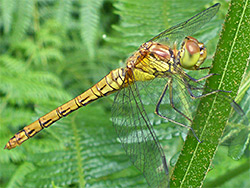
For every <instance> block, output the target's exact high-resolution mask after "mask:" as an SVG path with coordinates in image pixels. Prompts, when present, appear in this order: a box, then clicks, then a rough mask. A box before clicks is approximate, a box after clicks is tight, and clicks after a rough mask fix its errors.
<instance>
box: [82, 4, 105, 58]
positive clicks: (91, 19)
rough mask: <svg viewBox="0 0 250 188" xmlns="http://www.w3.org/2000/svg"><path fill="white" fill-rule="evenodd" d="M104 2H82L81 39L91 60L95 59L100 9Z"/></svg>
mask: <svg viewBox="0 0 250 188" xmlns="http://www.w3.org/2000/svg"><path fill="white" fill-rule="evenodd" d="M102 3H103V0H98V1H88V0H83V1H81V14H80V17H81V19H80V20H81V27H80V31H81V37H82V39H83V41H84V43H85V45H86V49H87V50H88V54H89V57H90V59H91V60H93V59H94V52H95V49H96V47H95V46H96V42H97V32H98V24H99V20H100V13H99V12H100V7H101V6H102Z"/></svg>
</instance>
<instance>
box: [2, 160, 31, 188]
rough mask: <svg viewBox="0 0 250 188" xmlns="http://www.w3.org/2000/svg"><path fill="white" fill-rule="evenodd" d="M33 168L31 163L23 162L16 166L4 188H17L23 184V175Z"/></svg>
mask: <svg viewBox="0 0 250 188" xmlns="http://www.w3.org/2000/svg"><path fill="white" fill-rule="evenodd" d="M34 169H35V167H34V165H33V164H32V163H28V162H25V163H23V164H22V165H20V166H19V167H18V169H17V170H16V171H15V173H14V174H13V175H12V178H11V180H10V181H9V183H8V185H7V186H6V188H15V187H16V188H18V187H22V185H23V184H24V182H25V181H26V180H25V176H26V175H27V174H28V173H30V172H32V171H33V170H34Z"/></svg>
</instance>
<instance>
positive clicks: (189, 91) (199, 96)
mask: <svg viewBox="0 0 250 188" xmlns="http://www.w3.org/2000/svg"><path fill="white" fill-rule="evenodd" d="M186 88H187V91H188V93H189V94H190V96H191V98H192V99H199V98H203V97H207V96H209V95H213V94H216V93H219V92H225V93H230V91H224V90H219V89H218V90H214V91H211V92H209V93H206V94H202V95H198V96H195V95H194V94H193V92H192V89H191V88H190V87H188V86H187V87H186Z"/></svg>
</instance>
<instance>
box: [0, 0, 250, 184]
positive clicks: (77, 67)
mask: <svg viewBox="0 0 250 188" xmlns="http://www.w3.org/2000/svg"><path fill="white" fill-rule="evenodd" d="M94 2H95V3H94ZM222 2H223V6H222V7H227V4H226V3H225V2H224V1H222ZM212 4H213V2H212V1H207V0H202V1H195V0H190V1H181V0H177V1H176V0H170V1H165V0H160V1H152V0H147V1H145V0H138V1H132V0H119V1H108V0H106V1H103V0H99V1H93V2H92V1H90V0H78V1H73V0H71V1H68V0H45V1H44V0H43V1H41V0H34V1H30V0H20V1H19V0H12V1H6V0H0V9H1V11H0V25H1V28H2V29H1V31H0V41H1V46H0V53H1V54H0V143H1V148H3V147H4V145H5V144H6V143H7V141H8V139H9V138H11V137H12V136H13V135H14V134H15V133H16V132H17V131H18V130H20V129H22V128H23V127H24V126H25V125H28V124H29V123H31V122H32V121H35V120H36V119H37V118H39V117H40V116H42V115H44V114H45V113H47V112H49V111H50V110H53V109H54V108H56V107H57V106H59V105H61V104H63V103H64V102H66V101H68V100H70V99H71V98H73V96H76V95H78V94H80V93H81V92H83V91H84V90H86V89H88V88H89V87H90V86H92V85H93V84H95V83H96V82H97V81H98V80H99V79H101V78H102V77H103V76H105V75H106V74H107V73H108V72H109V71H110V70H112V69H114V68H117V67H120V66H123V64H119V62H121V61H123V62H124V61H125V59H126V58H127V57H128V56H129V54H131V53H132V52H133V51H134V50H136V49H137V48H138V47H139V45H140V44H142V43H143V42H145V41H147V40H148V39H150V38H152V37H153V36H154V35H156V34H157V33H159V32H160V31H162V30H164V29H166V28H169V27H170V26H172V25H175V24H177V23H179V22H181V21H184V20H186V19H187V18H190V17H191V16H193V15H194V14H195V13H197V12H200V11H201V10H204V9H205V8H207V7H208V6H210V5H212ZM112 12H114V13H115V14H113V13H112ZM225 13H226V8H224V11H223V8H222V12H219V14H218V17H217V19H215V20H213V21H211V22H210V23H208V24H207V25H206V26H205V27H204V28H203V29H202V30H201V31H199V32H197V33H196V36H199V39H200V40H201V41H203V42H205V43H206V45H207V48H208V49H209V52H208V53H209V58H208V60H211V57H212V54H213V50H215V45H216V40H217V39H218V33H219V30H220V24H221V23H222V21H223V19H224V17H223V16H224V15H225ZM103 39H105V40H103ZM209 62H211V61H208V64H209ZM199 76H200V75H199ZM199 76H197V77H199ZM195 77H196V76H195ZM246 77H247V76H246ZM247 78H248V79H246V82H245V83H248V81H249V77H247ZM246 85H247V86H248V87H249V84H246ZM243 88H244V87H243ZM243 90H244V89H243ZM244 91H245V92H246V90H244ZM242 96H244V94H243V95H242ZM112 101H113V100H112V96H111V97H108V98H106V99H102V100H100V101H98V102H95V104H91V105H90V106H87V107H83V108H82V109H80V110H78V111H77V112H74V114H72V115H70V116H69V117H67V118H64V119H62V120H60V121H59V122H57V123H55V125H53V126H52V127H51V128H49V129H46V130H43V131H42V132H41V133H39V134H38V135H36V136H35V137H34V138H32V139H30V140H28V141H27V142H25V143H24V144H23V145H22V146H20V147H18V148H15V149H14V150H11V151H6V150H3V149H0V165H1V168H0V186H1V187H87V186H91V187H146V186H147V184H146V182H145V180H144V178H143V176H142V174H141V173H140V172H138V170H137V169H135V168H134V167H133V166H131V163H130V162H129V160H128V157H127V156H126V154H125V152H124V150H123V149H122V147H121V145H120V143H119V142H118V141H117V137H116V133H115V130H114V128H113V126H112V122H111V121H110V117H111V114H110V111H111V105H112ZM245 106H247V105H245ZM246 108H247V107H246ZM245 111H247V112H249V110H248V108H247V109H245ZM149 117H150V119H151V120H152V123H153V125H155V128H156V133H157V135H158V136H159V140H160V141H161V143H162V145H163V148H164V150H165V153H166V155H167V159H168V160H169V159H170V158H171V157H172V156H174V155H175V154H176V153H178V152H179V150H180V149H181V147H182V140H181V139H180V138H179V136H178V135H183V134H182V133H180V130H179V129H178V128H176V126H173V125H170V123H162V121H161V120H158V119H154V118H155V116H154V115H153V113H152V114H149ZM184 136H185V133H184ZM225 157H226V156H225V155H223V156H222V157H218V159H216V160H218V161H220V160H221V158H223V159H224V158H225ZM230 160H231V159H228V161H230ZM217 163H219V162H217ZM228 163H230V162H228ZM218 165H219V164H218ZM236 167H237V165H236V166H235V168H236ZM218 168H220V166H219V167H218ZM225 173H226V172H225ZM214 176H215V177H217V176H218V177H219V176H221V173H218V174H217V173H215V174H214ZM236 181H237V179H236ZM242 181H243V180H242Z"/></svg>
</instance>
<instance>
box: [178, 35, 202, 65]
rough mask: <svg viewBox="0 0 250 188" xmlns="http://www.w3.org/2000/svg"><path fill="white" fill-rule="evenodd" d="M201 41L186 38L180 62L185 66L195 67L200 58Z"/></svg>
mask: <svg viewBox="0 0 250 188" xmlns="http://www.w3.org/2000/svg"><path fill="white" fill-rule="evenodd" d="M200 51H201V49H200V47H199V42H198V41H197V40H196V39H195V38H193V37H190V38H186V39H185V41H184V45H183V47H182V50H181V54H180V63H181V66H182V67H183V68H186V69H195V66H196V64H197V63H198V61H199V58H200Z"/></svg>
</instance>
